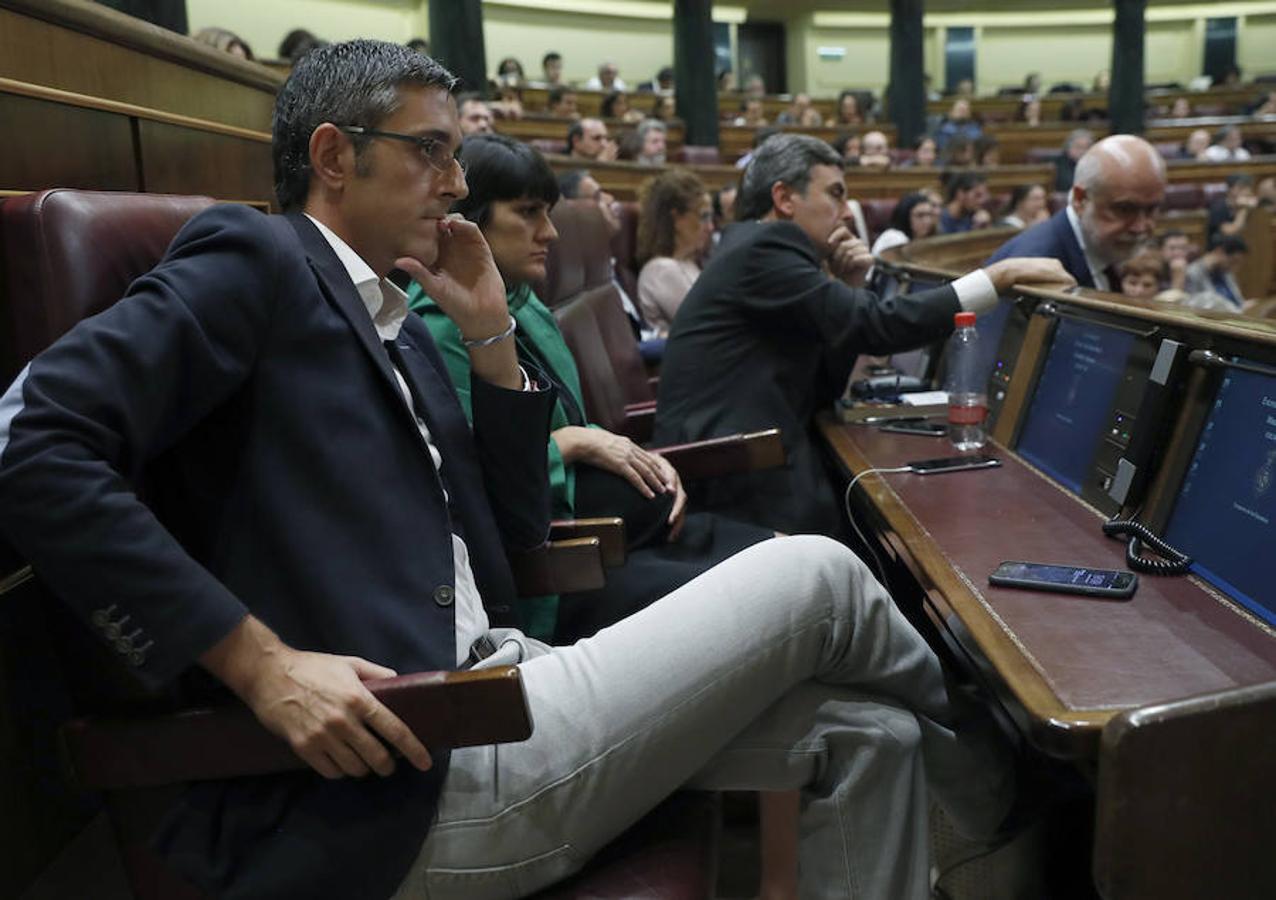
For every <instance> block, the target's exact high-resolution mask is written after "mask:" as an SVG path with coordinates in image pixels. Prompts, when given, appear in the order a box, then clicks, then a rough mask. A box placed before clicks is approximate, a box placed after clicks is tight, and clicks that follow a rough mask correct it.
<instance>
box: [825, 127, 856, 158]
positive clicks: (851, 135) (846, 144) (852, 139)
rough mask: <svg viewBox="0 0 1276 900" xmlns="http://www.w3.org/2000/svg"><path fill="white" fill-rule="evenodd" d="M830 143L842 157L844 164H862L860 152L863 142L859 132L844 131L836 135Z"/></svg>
mask: <svg viewBox="0 0 1276 900" xmlns="http://www.w3.org/2000/svg"><path fill="white" fill-rule="evenodd" d="M829 144H830V146H832V148H833V149H834V150H836V151H837V152H838V154H839V155H840V156H841V157H842V164H843V165H846V166H858V165H859V164H860V152H861V150H862V147H863V142H862V141H861V140H860V136H859V134H858V133H857V132H854V131H843V132H842V133H841V134H839V135H837V136H835V137H834V138H833V140H832V141H830V142H829Z"/></svg>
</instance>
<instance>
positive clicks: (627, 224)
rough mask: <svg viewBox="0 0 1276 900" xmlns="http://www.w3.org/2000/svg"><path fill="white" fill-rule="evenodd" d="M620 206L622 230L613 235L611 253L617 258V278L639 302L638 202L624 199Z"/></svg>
mask: <svg viewBox="0 0 1276 900" xmlns="http://www.w3.org/2000/svg"><path fill="white" fill-rule="evenodd" d="M617 206H618V211H619V213H620V230H619V231H617V232H616V233H615V234H614V235H612V239H611V255H612V258H613V259H615V261H616V263H615V269H616V278H617V280H619V281H620V286H621V287H622V288H624V289H625V293H626V294H628V295H629V299H630V300H632V301H633V302H634V303H635V304H637V303H638V272H639V269H638V204H637V203H634V202H633V201H628V200H626V201H622V202H620V203H619V204H617Z"/></svg>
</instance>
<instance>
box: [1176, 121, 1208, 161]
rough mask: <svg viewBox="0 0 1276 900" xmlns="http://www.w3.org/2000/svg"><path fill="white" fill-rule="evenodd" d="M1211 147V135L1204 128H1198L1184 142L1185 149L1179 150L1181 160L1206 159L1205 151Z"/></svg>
mask: <svg viewBox="0 0 1276 900" xmlns="http://www.w3.org/2000/svg"><path fill="white" fill-rule="evenodd" d="M1209 146H1210V133H1209V132H1208V131H1206V130H1205V129H1204V128H1198V129H1196V130H1195V131H1193V132H1192V133H1191V134H1189V135H1188V136H1187V138H1186V139H1185V140H1184V141H1183V147H1182V149H1180V150H1179V158H1180V159H1204V158H1205V151H1206V150H1208V149H1209Z"/></svg>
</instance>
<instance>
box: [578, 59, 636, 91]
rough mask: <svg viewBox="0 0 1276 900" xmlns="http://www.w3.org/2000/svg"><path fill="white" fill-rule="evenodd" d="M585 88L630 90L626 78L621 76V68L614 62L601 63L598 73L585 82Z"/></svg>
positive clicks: (594, 89) (593, 89) (592, 89)
mask: <svg viewBox="0 0 1276 900" xmlns="http://www.w3.org/2000/svg"><path fill="white" fill-rule="evenodd" d="M585 88H586V89H587V90H591V91H624V90H628V87H627V86H626V85H625V80H624V79H623V78H621V77H620V70H619V69H617V68H616V64H615V63H614V62H605V63H600V64H599V66H598V74H597V75H594V76H593V77H591V78H590V79H589V80H588V81H586V82H585Z"/></svg>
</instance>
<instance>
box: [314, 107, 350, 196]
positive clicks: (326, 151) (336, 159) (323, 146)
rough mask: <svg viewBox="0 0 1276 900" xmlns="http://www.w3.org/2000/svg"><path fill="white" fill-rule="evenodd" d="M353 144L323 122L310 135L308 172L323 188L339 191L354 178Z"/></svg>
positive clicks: (337, 129)
mask: <svg viewBox="0 0 1276 900" xmlns="http://www.w3.org/2000/svg"><path fill="white" fill-rule="evenodd" d="M354 165H355V164H354V144H353V143H351V141H350V139H349V138H348V137H347V136H346V135H345V134H344V133H342V131H341V129H339V128H338V127H337V126H336V125H333V124H332V123H331V122H324V123H323V124H322V125H320V126H319V127H318V128H316V129H315V130H314V131H313V132H311V133H310V171H311V172H312V173H314V178H315V179H317V180H318V181H320V182H321V183H322V184H323V185H324V187H326V188H328V189H329V190H333V191H340V190H341V189H342V188H343V187H344V186H345V185H346V183H347V182H348V181H349V180H350V179H351V178H353V177H354Z"/></svg>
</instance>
